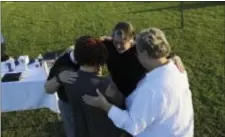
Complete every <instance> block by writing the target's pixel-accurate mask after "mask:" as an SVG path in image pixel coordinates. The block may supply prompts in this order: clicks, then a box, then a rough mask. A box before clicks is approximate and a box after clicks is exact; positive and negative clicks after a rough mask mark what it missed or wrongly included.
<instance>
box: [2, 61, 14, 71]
mask: <svg viewBox="0 0 225 137" xmlns="http://www.w3.org/2000/svg"><path fill="white" fill-rule="evenodd" d="M2 64H3V65H4V67H5V69H4V70H6V71H8V72H12V71H13V70H14V69H15V68H16V65H15V61H14V59H13V58H9V59H8V60H7V61H5V62H4V63H2Z"/></svg>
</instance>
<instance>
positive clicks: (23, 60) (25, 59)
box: [18, 55, 29, 70]
mask: <svg viewBox="0 0 225 137" xmlns="http://www.w3.org/2000/svg"><path fill="white" fill-rule="evenodd" d="M18 60H19V63H20V64H22V66H23V69H24V70H28V66H27V65H28V63H29V57H28V56H27V55H25V56H20V57H19V59H18Z"/></svg>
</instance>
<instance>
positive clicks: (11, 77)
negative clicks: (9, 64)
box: [2, 72, 22, 82]
mask: <svg viewBox="0 0 225 137" xmlns="http://www.w3.org/2000/svg"><path fill="white" fill-rule="evenodd" d="M21 74H22V73H21V72H19V73H7V74H5V75H4V76H3V78H2V82H12V81H19V80H20V79H21Z"/></svg>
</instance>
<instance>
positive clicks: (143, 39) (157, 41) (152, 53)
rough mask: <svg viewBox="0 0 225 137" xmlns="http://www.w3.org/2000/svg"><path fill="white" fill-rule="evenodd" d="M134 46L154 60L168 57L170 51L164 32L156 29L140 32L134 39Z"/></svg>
mask: <svg viewBox="0 0 225 137" xmlns="http://www.w3.org/2000/svg"><path fill="white" fill-rule="evenodd" d="M136 46H137V48H138V49H139V50H140V51H141V52H142V51H147V53H148V56H149V57H152V58H156V59H158V58H161V57H166V56H168V55H169V54H170V51H171V47H170V45H169V43H168V41H167V39H166V36H165V34H164V32H163V31H162V30H160V29H158V28H148V29H145V30H143V31H141V32H140V33H139V34H138V35H137V37H136Z"/></svg>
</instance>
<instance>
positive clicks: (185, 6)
mask: <svg viewBox="0 0 225 137" xmlns="http://www.w3.org/2000/svg"><path fill="white" fill-rule="evenodd" d="M218 5H225V2H196V3H183V5H182V3H181V4H179V5H177V6H170V7H164V8H157V9H145V10H137V11H131V12H125V13H123V14H135V13H144V12H153V11H163V10H170V9H175V10H181V6H182V9H183V10H189V9H198V8H204V7H212V6H218Z"/></svg>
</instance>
